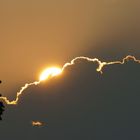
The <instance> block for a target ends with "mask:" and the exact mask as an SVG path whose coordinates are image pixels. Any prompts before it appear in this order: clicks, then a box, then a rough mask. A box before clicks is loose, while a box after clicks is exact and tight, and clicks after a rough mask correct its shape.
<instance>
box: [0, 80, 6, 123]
mask: <svg viewBox="0 0 140 140" xmlns="http://www.w3.org/2000/svg"><path fill="white" fill-rule="evenodd" d="M0 83H2V81H0ZM0 96H2V95H1V94H0ZM4 108H5V107H4V104H3V102H2V101H0V120H2V117H1V115H2V114H3V111H4Z"/></svg>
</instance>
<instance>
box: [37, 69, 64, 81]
mask: <svg viewBox="0 0 140 140" xmlns="http://www.w3.org/2000/svg"><path fill="white" fill-rule="evenodd" d="M61 73H62V69H61V68H59V67H51V68H47V69H45V70H44V71H43V72H42V73H41V74H40V77H39V80H40V81H45V80H47V79H48V78H49V77H54V76H56V75H59V74H61Z"/></svg>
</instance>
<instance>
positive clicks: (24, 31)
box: [0, 0, 140, 95]
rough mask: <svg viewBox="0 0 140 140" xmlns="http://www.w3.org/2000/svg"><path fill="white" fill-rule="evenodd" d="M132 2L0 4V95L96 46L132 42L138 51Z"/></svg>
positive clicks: (82, 0) (135, 6)
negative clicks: (122, 41)
mask: <svg viewBox="0 0 140 140" xmlns="http://www.w3.org/2000/svg"><path fill="white" fill-rule="evenodd" d="M134 1H135V3H134V2H133V1H131V2H130V1H129V2H128V1H127V0H94V1H93V0H86V1H85V0H59V1H58V0H34V1H32V0H24V1H23V0H12V1H11V0H0V18H1V20H0V48H1V51H0V67H1V72H0V77H1V80H3V84H2V85H1V91H2V93H4V94H5V95H8V94H9V92H11V90H13V89H14V90H17V89H19V87H20V85H23V84H24V83H25V82H28V81H29V82H30V81H33V80H36V79H37V78H38V76H39V72H40V71H41V70H42V69H43V68H45V67H46V66H50V65H56V64H57V65H60V66H61V65H63V64H64V63H65V62H66V61H68V60H71V59H72V58H73V57H75V56H79V55H84V54H85V52H88V51H90V50H91V49H92V51H94V50H97V49H101V48H100V47H99V45H98V43H99V42H101V43H102V42H110V41H112V40H116V39H118V38H120V40H123V39H124V40H125V39H126V40H128V41H129V40H130V38H131V39H133V41H132V42H131V43H132V44H134V42H135V43H136V45H135V44H134V45H135V47H136V48H137V46H138V44H139V22H140V18H139V12H140V10H139V4H140V2H139V1H138V0H134ZM131 43H128V44H131ZM90 44H92V48H91V45H90ZM112 47H113V46H112ZM126 47H128V49H130V50H131V47H132V46H131V47H129V46H126ZM93 57H94V56H93ZM17 85H19V86H17Z"/></svg>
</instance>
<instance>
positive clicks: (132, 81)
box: [0, 61, 140, 140]
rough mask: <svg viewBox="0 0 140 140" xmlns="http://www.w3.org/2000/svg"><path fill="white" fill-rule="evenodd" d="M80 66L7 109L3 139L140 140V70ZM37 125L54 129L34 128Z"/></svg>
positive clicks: (134, 65)
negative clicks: (98, 70)
mask: <svg viewBox="0 0 140 140" xmlns="http://www.w3.org/2000/svg"><path fill="white" fill-rule="evenodd" d="M96 68H97V64H93V63H90V62H83V61H81V62H79V63H77V64H76V65H73V66H69V67H67V68H66V69H65V71H64V73H63V75H62V76H60V77H55V78H53V79H51V80H49V81H47V82H45V83H42V84H40V85H39V86H35V87H32V88H30V89H27V90H26V91H25V93H24V94H23V95H22V96H21V99H20V102H19V104H18V105H17V106H7V110H6V112H5V115H4V121H3V122H2V123H1V125H0V129H1V138H2V139H4V140H6V139H9V138H13V139H25V138H29V139H40V138H45V139H52V140H55V139H62V140H69V139H75V140H76V139H83V140H84V139H95V140H102V139H104V140H112V139H120V140H124V139H128V140H129V139H135V138H137V139H139V138H140V136H139V129H140V125H139V124H140V110H139V106H140V102H139V100H140V96H139V93H140V89H139V78H140V75H139V71H140V65H139V64H137V63H135V62H133V61H129V62H126V63H125V64H124V65H110V66H105V67H104V69H103V72H104V73H103V74H100V73H97V72H96ZM32 120H38V121H41V122H43V123H47V124H48V126H47V127H46V126H42V127H39V128H38V127H35V128H34V127H33V126H32V125H31V121H32Z"/></svg>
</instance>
